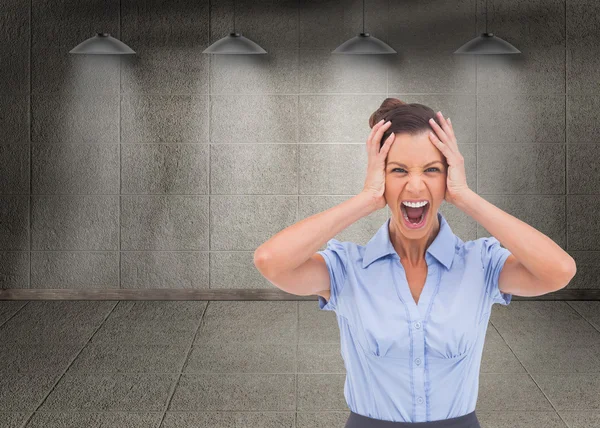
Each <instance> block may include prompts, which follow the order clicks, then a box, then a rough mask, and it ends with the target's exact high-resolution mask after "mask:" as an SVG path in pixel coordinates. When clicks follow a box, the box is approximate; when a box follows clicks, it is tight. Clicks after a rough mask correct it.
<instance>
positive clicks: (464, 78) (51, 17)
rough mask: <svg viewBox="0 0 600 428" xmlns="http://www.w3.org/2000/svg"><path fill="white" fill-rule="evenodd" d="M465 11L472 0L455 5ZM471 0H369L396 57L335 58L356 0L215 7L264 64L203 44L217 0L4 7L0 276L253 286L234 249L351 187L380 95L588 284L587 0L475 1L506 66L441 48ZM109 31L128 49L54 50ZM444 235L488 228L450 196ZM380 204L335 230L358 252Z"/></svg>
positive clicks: (461, 26) (594, 221)
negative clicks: (428, 121) (425, 128)
mask: <svg viewBox="0 0 600 428" xmlns="http://www.w3.org/2000/svg"><path fill="white" fill-rule="evenodd" d="M477 1H479V3H478V4H476V2H477ZM484 4H485V3H484V0H465V1H462V0H460V1H459V0H436V1H433V0H428V1H423V0H409V1H394V0H368V1H366V4H365V8H366V17H365V30H366V31H368V32H369V33H371V34H372V35H373V36H375V37H378V38H381V39H382V40H384V41H386V42H387V43H388V44H390V46H392V47H393V48H395V49H396V50H397V51H398V52H399V53H398V55H392V56H337V55H332V54H331V51H332V50H333V49H335V48H336V47H337V46H338V45H339V44H341V43H342V42H343V41H345V40H347V39H349V38H350V37H353V36H355V35H357V34H358V33H359V32H360V31H361V30H362V1H359V0H338V1H333V0H330V1H308V0H273V1H256V0H236V13H235V18H236V30H237V31H238V32H241V33H242V34H243V35H244V36H246V37H248V38H250V39H251V40H253V41H255V42H257V43H258V44H259V45H260V46H262V47H263V48H264V49H266V50H267V52H268V54H267V55H257V56H228V55H223V56H219V55H214V56H210V55H205V54H202V51H203V50H204V49H205V48H206V47H208V46H209V45H210V44H211V43H212V42H214V41H216V40H218V39H220V38H221V37H224V36H226V35H227V34H228V33H229V32H230V31H232V18H233V14H232V12H233V1H229V0H228V1H223V0H211V4H210V19H209V2H208V0H178V1H168V2H159V1H145V0H104V1H92V0H88V1H79V0H50V1H47V0H44V1H42V0H31V5H30V1H29V0H25V1H24V0H4V1H3V2H2V12H3V13H1V14H0V20H1V21H0V29H1V34H2V36H3V37H2V39H3V43H2V44H1V45H0V54H1V61H0V63H1V67H0V129H1V137H0V286H1V288H34V289H43V288H83V289H90V288H96V289H108V288H136V289H140V288H175V289H176V288H196V289H202V288H271V287H273V286H272V284H270V283H269V282H268V281H266V280H265V279H264V278H263V277H262V276H261V275H260V273H259V272H257V270H256V269H255V267H254V265H253V252H254V250H255V249H256V248H257V247H258V246H259V245H260V244H261V243H263V242H264V241H266V240H267V239H268V238H269V237H271V236H273V235H274V234H275V233H277V232H278V231H280V230H282V229H283V228H285V227H287V226H289V225H291V224H293V223H295V222H297V221H299V220H301V219H303V218H306V217H307V216H310V215H312V214H315V213H317V212H320V211H323V210H325V209H328V208H330V207H331V206H333V205H335V204H339V203H341V202H343V201H344V200H346V199H347V198H349V197H351V196H352V195H355V194H356V193H358V192H359V191H360V190H362V186H363V184H364V179H365V173H366V160H367V154H366V151H365V140H366V137H367V135H368V133H369V127H368V124H367V121H368V118H369V115H370V114H371V113H372V112H373V111H374V110H375V109H377V107H378V106H379V105H380V103H381V102H382V101H383V99H384V98H385V97H387V96H392V97H398V98H400V99H402V100H404V101H407V102H420V103H424V104H427V105H429V106H430V107H432V108H433V109H434V110H436V111H437V110H441V111H442V112H443V113H444V114H445V116H449V117H451V118H452V122H453V125H454V128H455V130H456V134H457V137H458V141H459V147H460V149H461V152H462V154H463V156H464V158H465V161H466V170H467V180H468V184H469V186H470V187H471V188H472V189H474V190H476V191H477V193H479V194H480V195H482V196H483V197H484V198H486V199H487V200H489V201H490V202H492V203H494V204H495V205H497V206H499V207H500V208H502V209H504V210H506V211H508V212H510V213H511V214H513V215H515V216H517V217H518V218H520V219H522V220H524V221H526V222H527V223H529V224H531V225H532V226H534V227H536V228H537V229H538V230H540V231H542V232H543V233H545V234H547V235H548V236H549V237H551V238H552V239H553V240H555V241H556V242H557V243H558V244H559V245H561V246H562V247H563V248H564V249H565V250H567V251H568V252H569V253H570V254H571V255H572V256H573V257H574V258H575V260H576V262H577V266H578V271H577V275H576V277H575V278H574V279H573V281H572V282H571V283H570V284H569V286H568V287H567V288H598V282H597V277H598V274H599V273H600V269H599V268H598V262H597V260H598V255H600V253H599V251H600V227H599V226H600V217H599V216H598V211H599V210H600V167H599V166H598V165H599V159H600V144H599V142H600V141H599V139H598V138H599V137H598V127H597V120H598V119H599V118H600V114H599V113H598V109H597V108H596V107H597V106H599V105H600V86H599V84H598V81H599V80H600V67H599V65H600V63H599V62H598V58H600V55H599V54H600V47H599V46H600V43H599V42H600V40H599V39H600V34H599V31H598V30H599V27H598V21H597V20H596V19H595V17H596V16H597V15H598V13H600V4H598V3H596V2H591V1H583V0H544V1H537V0H536V1H533V0H532V1H522V0H502V1H488V30H489V31H492V32H493V33H495V34H497V35H498V36H500V37H502V38H503V39H505V40H507V41H509V42H511V43H512V44H514V45H515V46H516V47H517V48H518V49H520V50H521V51H522V52H523V53H522V54H521V55H518V56H514V57H511V56H500V57H493V56H492V57H486V56H481V57H469V56H459V55H453V52H454V51H455V50H456V49H457V48H458V47H460V46H461V45H462V44H463V43H465V42H466V41H468V40H470V39H471V38H473V37H475V36H476V35H477V34H479V33H481V32H483V31H484V30H485V25H486V23H485V16H484V9H485V8H484ZM96 32H109V33H111V34H112V35H113V36H115V37H117V38H119V39H121V40H122V41H123V42H125V43H126V44H128V45H129V46H130V47H132V48H133V49H134V50H135V51H136V52H137V55H135V56H134V57H128V58H117V59H116V60H115V59H110V58H108V57H105V56H96V57H91V56H90V57H78V56H73V55H69V54H68V51H69V50H70V49H71V48H73V47H74V46H76V45H77V44H79V43H80V42H81V41H83V40H85V39H87V38H88V37H91V36H93V35H94V34H95V33H96ZM441 210H442V213H443V214H444V215H445V216H446V218H447V219H448V220H449V222H450V224H451V226H452V228H453V230H454V232H455V233H456V234H457V235H459V236H460V237H461V238H462V239H463V240H470V239H476V238H478V237H481V236H486V235H488V233H487V231H486V230H485V229H483V228H482V227H481V226H480V225H478V224H477V223H476V222H475V221H474V220H473V219H472V218H470V217H468V216H467V215H466V214H464V213H463V212H461V211H460V210H458V209H457V208H456V207H454V206H452V205H449V204H447V203H446V202H444V205H443V206H442V209H441ZM388 215H390V211H389V209H388V208H387V207H386V209H384V210H380V211H378V212H376V213H373V214H372V215H370V216H368V217H365V218H363V219H361V220H359V221H358V222H357V223H355V224H353V225H351V226H350V227H349V228H347V229H346V230H344V231H343V232H341V233H340V234H339V235H338V236H337V238H338V239H341V240H352V241H355V242H358V243H363V244H364V243H366V242H367V241H368V240H369V239H370V237H371V236H372V235H373V234H374V233H375V231H376V230H377V228H378V227H379V226H380V225H381V224H382V223H383V222H384V221H385V219H386V218H387V216H388Z"/></svg>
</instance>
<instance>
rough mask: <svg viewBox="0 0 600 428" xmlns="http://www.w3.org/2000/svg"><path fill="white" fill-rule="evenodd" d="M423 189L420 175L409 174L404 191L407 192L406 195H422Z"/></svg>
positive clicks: (423, 184) (423, 185)
mask: <svg viewBox="0 0 600 428" xmlns="http://www.w3.org/2000/svg"><path fill="white" fill-rule="evenodd" d="M424 188H425V183H424V181H423V177H422V174H420V173H414V174H409V177H408V183H407V184H406V190H407V191H408V193H412V194H415V195H422V194H423V189H424Z"/></svg>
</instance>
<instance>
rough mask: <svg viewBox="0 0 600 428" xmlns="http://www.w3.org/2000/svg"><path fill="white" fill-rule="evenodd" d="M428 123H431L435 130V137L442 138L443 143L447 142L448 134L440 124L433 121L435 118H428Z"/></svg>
mask: <svg viewBox="0 0 600 428" xmlns="http://www.w3.org/2000/svg"><path fill="white" fill-rule="evenodd" d="M429 124H430V125H431V127H432V128H433V130H434V131H435V133H436V134H437V137H438V138H439V139H440V140H442V141H443V142H444V143H447V140H448V135H447V134H446V132H445V131H444V130H443V129H442V128H441V127H440V125H438V123H437V122H436V121H435V119H430V120H429Z"/></svg>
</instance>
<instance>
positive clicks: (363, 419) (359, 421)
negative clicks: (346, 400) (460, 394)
mask: <svg viewBox="0 0 600 428" xmlns="http://www.w3.org/2000/svg"><path fill="white" fill-rule="evenodd" d="M404 427H406V428H408V427H416V428H481V425H479V420H477V415H475V410H473V411H472V412H471V413H467V414H466V415H462V416H457V417H456V418H450V419H441V420H438V421H428V422H394V421H385V420H381V419H373V418H370V417H368V416H364V415H359V414H358V413H354V412H353V411H350V416H349V417H348V421H347V422H346V425H345V426H344V428H404Z"/></svg>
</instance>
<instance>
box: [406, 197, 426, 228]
mask: <svg viewBox="0 0 600 428" xmlns="http://www.w3.org/2000/svg"><path fill="white" fill-rule="evenodd" d="M429 205H431V204H430V203H427V204H426V205H425V207H424V209H423V213H422V214H421V215H420V216H419V218H417V219H414V220H412V219H410V218H409V217H408V214H407V213H406V208H405V205H404V204H403V203H401V204H400V206H401V210H402V220H403V222H404V225H405V226H406V227H407V228H409V229H419V228H420V227H423V226H424V225H425V223H426V220H427V214H428V213H429Z"/></svg>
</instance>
